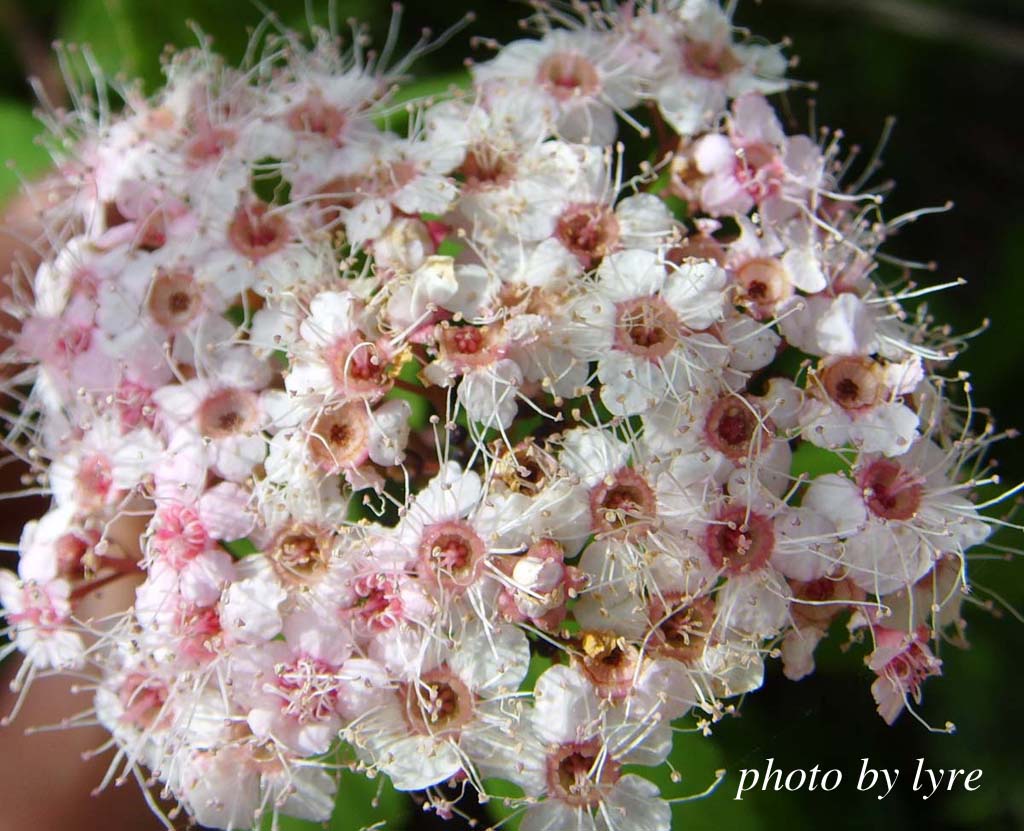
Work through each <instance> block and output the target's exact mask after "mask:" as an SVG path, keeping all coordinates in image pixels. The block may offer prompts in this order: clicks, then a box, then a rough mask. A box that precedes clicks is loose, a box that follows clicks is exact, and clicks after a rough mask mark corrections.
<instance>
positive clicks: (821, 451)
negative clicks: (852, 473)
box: [790, 441, 850, 479]
mask: <svg viewBox="0 0 1024 831" xmlns="http://www.w3.org/2000/svg"><path fill="white" fill-rule="evenodd" d="M849 470H850V462H849V460H848V459H847V458H846V457H845V456H842V455H840V454H839V453H836V452H834V451H832V450H826V449H825V448H824V447H818V446H817V445H814V444H811V443H810V442H808V441H802V442H800V444H799V445H798V446H797V448H796V450H794V451H793V463H792V467H791V468H790V472H791V473H792V474H793V476H800V475H805V476H806V477H807V478H808V479H816V478H817V477H818V476H823V475H824V474H826V473H844V472H849Z"/></svg>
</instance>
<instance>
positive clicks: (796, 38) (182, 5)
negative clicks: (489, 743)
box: [0, 0, 1024, 831]
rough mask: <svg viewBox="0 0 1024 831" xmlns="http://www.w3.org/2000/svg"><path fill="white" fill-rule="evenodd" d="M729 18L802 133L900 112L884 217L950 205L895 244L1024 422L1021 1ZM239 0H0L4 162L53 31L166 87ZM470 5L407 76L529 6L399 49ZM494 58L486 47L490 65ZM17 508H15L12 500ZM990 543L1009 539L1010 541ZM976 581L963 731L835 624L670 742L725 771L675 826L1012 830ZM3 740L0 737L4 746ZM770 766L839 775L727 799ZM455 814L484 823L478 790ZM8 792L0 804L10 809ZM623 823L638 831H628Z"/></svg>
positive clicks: (960, 721)
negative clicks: (931, 781) (767, 49)
mask: <svg viewBox="0 0 1024 831" xmlns="http://www.w3.org/2000/svg"><path fill="white" fill-rule="evenodd" d="M268 6H269V7H270V8H272V9H274V10H275V11H276V12H277V13H278V14H279V15H280V17H281V18H282V19H283V20H284V21H285V22H286V23H288V24H291V25H295V26H302V25H303V24H304V21H305V20H306V10H305V4H303V3H302V2H301V0H299V1H298V2H287V0H277V1H276V2H269V3H268ZM311 6H312V8H313V9H314V10H315V12H316V15H318V21H319V22H321V23H322V22H325V21H326V15H327V7H326V5H325V3H324V2H321V0H315V2H313V3H312V4H311ZM390 6H391V4H390V3H389V2H380V0H342V2H338V3H337V4H336V13H337V17H338V18H339V19H341V20H344V19H346V18H348V17H358V18H360V19H363V20H365V21H367V22H369V23H370V24H372V26H373V30H374V31H375V32H376V33H378V34H379V35H380V36H382V35H383V33H384V31H386V28H387V21H388V18H389V16H390ZM739 6H740V7H739V10H738V13H737V15H736V20H737V22H739V23H740V24H742V25H745V26H748V27H749V28H750V29H751V30H752V31H754V32H756V33H757V34H758V35H760V36H763V37H764V38H766V39H768V40H772V41H778V40H780V39H782V38H784V37H790V38H791V39H792V40H793V42H794V46H793V48H792V49H791V50H790V52H791V54H794V55H797V56H799V58H800V63H799V66H798V67H797V68H796V69H794V70H793V72H792V74H793V75H794V76H795V77H798V78H801V79H804V80H808V81H816V82H818V84H819V85H820V89H818V90H817V91H814V92H810V91H807V90H797V91H795V92H793V93H790V95H789V96H788V97H787V98H786V99H785V102H784V105H783V108H784V110H785V111H787V112H788V113H789V114H790V117H791V120H792V121H791V125H790V126H791V129H794V130H795V129H801V128H806V125H807V123H808V105H807V101H808V99H809V98H811V97H813V98H815V99H816V112H817V122H818V124H819V125H828V126H830V127H841V128H842V129H843V130H844V132H845V134H846V136H847V142H848V143H849V144H860V145H862V146H864V147H865V149H866V150H867V151H870V149H871V148H872V147H873V146H874V144H875V142H876V140H877V137H878V135H879V134H880V132H881V129H882V125H883V122H884V120H885V118H886V117H887V116H889V115H895V116H897V117H898V121H897V126H896V131H895V134H894V136H893V139H892V141H891V143H890V144H889V147H888V149H887V150H886V152H885V154H884V158H885V163H886V164H885V168H884V170H883V172H882V178H886V177H890V176H891V177H892V178H894V179H895V180H896V183H897V187H896V190H895V192H894V194H893V196H892V197H891V199H890V201H889V203H888V214H889V215H890V216H895V215H897V214H899V213H902V212H903V211H906V210H911V209H913V208H917V207H921V206H925V205H939V204H942V203H943V202H944V201H945V200H947V199H950V200H953V201H954V202H955V209H954V210H953V211H952V212H949V213H946V214H943V215H939V216H933V217H929V218H927V219H925V220H923V221H921V222H919V223H917V224H914V225H911V226H908V227H907V228H906V229H905V230H904V231H903V232H902V233H901V235H900V236H899V238H897V239H894V240H893V242H892V244H891V245H890V247H889V249H888V250H889V252H890V253H893V254H897V255H900V256H904V257H908V258H912V259H922V260H935V261H936V262H937V263H938V266H939V269H938V272H937V273H936V274H935V275H924V276H923V277H922V279H923V280H924V281H930V280H935V281H936V282H938V281H945V280H949V279H952V278H954V277H957V276H963V277H966V278H967V280H968V281H969V282H968V285H967V286H965V287H963V288H959V289H956V290H954V291H950V292H945V293H943V294H941V295H940V296H937V297H935V298H933V299H932V300H931V302H930V305H931V307H932V308H933V309H934V311H935V313H936V317H937V318H938V319H939V320H943V321H948V322H950V323H951V324H953V325H954V327H955V328H956V329H957V330H958V331H968V330H972V329H974V328H976V327H977V326H978V325H979V324H980V323H981V322H982V321H983V320H985V319H988V320H990V321H991V328H990V330H989V331H987V332H985V333H984V334H982V335H980V336H979V337H977V338H976V339H975V340H973V341H972V342H971V344H970V348H969V349H968V350H967V352H966V353H965V354H964V355H963V356H962V357H961V359H960V360H959V362H958V366H959V368H960V369H962V370H968V371H970V373H971V375H972V378H973V385H974V391H975V401H976V403H977V404H979V405H981V406H985V407H988V408H990V409H991V411H992V413H993V415H994V417H995V419H996V421H997V423H998V425H999V426H1000V427H1004V428H1005V427H1014V426H1018V427H1024V416H1022V415H1021V413H1020V410H1019V407H1020V406H1021V403H1022V402H1024V396H1022V395H1021V389H1020V386H1021V385H1024V370H1022V362H1024V338H1022V337H1021V333H1022V331H1024V326H1022V322H1021V319H1022V317H1024V281H1022V280H1021V279H1020V276H1019V272H1020V269H1021V268H1022V267H1024V162H1022V157H1024V141H1021V139H1020V128H1019V121H1020V115H1019V114H1020V111H1021V109H1022V108H1024V92H1022V89H1024V4H1022V3H1021V2H1019V0H1012V2H1005V1H1004V2H999V0H763V2H761V3H754V2H751V0H744V1H743V2H741V3H740V4H739ZM262 8H263V7H262V6H258V5H257V4H256V3H254V2H249V0H178V2H175V3H156V2H153V0H35V1H34V2H31V3H30V2H23V1H22V2H16V1H15V0H0V160H3V159H12V160H14V161H15V162H16V164H17V167H18V169H19V170H20V171H22V172H23V173H24V174H26V175H32V174H33V173H36V172H38V171H40V170H42V169H44V168H45V166H46V155H45V153H43V152H42V151H41V150H40V149H39V148H38V147H36V146H34V145H33V142H32V139H33V136H34V135H35V134H36V132H37V126H36V124H35V122H34V121H33V119H32V116H31V109H32V95H31V92H30V90H29V87H28V85H27V84H26V82H25V80H24V79H25V76H26V75H27V74H29V73H32V74H37V75H40V76H41V77H43V78H44V79H45V83H47V84H50V85H53V84H56V85H57V87H58V88H59V78H58V77H57V76H56V75H55V74H54V65H53V61H52V59H51V57H50V51H49V43H50V42H51V41H52V40H54V39H55V38H58V39H61V40H64V41H68V42H87V43H90V44H91V45H92V47H93V49H94V51H95V53H96V55H97V57H98V59H99V61H100V62H101V64H102V65H103V67H104V68H105V69H106V70H107V71H109V72H119V71H121V72H124V73H125V74H126V75H129V76H134V75H140V76H142V77H143V78H144V79H145V80H146V82H147V84H148V85H149V88H151V89H152V88H153V86H154V85H155V84H156V83H158V81H159V77H160V73H159V60H158V58H159V55H160V52H161V51H162V49H163V47H164V45H165V44H168V43H171V44H175V45H179V46H180V45H189V44H191V43H194V35H193V34H192V33H191V31H190V29H189V27H188V25H186V20H193V21H195V22H196V23H198V25H199V26H200V27H201V28H202V29H203V30H204V31H206V32H207V33H209V34H211V35H213V37H214V40H215V44H216V46H217V47H218V48H219V49H220V50H221V51H223V52H225V53H226V54H228V55H229V56H231V57H233V58H237V57H238V56H239V55H240V54H241V50H242V48H243V46H244V43H245V39H246V28H247V27H250V26H252V25H255V24H256V23H257V22H258V21H259V19H260V18H261V16H262V13H263V12H262V11H261V9H262ZM470 9H473V10H475V11H476V12H477V21H476V22H475V23H474V24H473V25H472V26H471V27H469V29H468V30H467V31H466V32H465V33H463V34H460V35H459V36H458V37H456V38H455V39H454V40H453V41H452V42H451V43H450V44H449V45H448V46H447V47H446V48H444V49H442V50H440V51H437V52H434V53H432V54H430V55H428V56H426V57H425V58H423V59H422V60H421V61H420V62H419V63H418V64H417V65H416V67H415V70H416V72H417V73H418V75H419V77H421V78H426V77H428V76H432V75H448V74H451V73H458V72H459V71H460V70H461V66H462V59H463V57H464V56H465V55H466V54H469V53H470V51H471V50H470V48H469V36H470V35H471V34H484V35H489V36H493V37H496V38H499V39H501V40H503V41H507V40H511V39H513V38H515V37H516V36H517V33H518V29H517V26H516V22H517V20H518V19H519V18H521V17H522V16H524V15H525V13H526V11H527V9H526V7H525V6H524V5H522V4H519V3H512V2H504V1H503V0H500V1H499V0H491V2H488V1H487V0H476V1H475V2H469V0H447V2H424V0H410V2H407V3H405V20H404V22H403V26H402V38H403V40H404V41H405V42H407V43H409V44H411V43H412V41H413V40H415V38H416V36H417V34H418V33H419V31H420V30H421V29H422V28H423V27H430V28H431V29H433V30H434V31H435V32H439V31H441V30H443V29H444V28H446V27H447V26H449V25H450V24H452V23H453V22H454V21H455V20H457V19H458V18H459V16H460V15H461V14H463V13H464V12H466V11H468V10H470ZM484 57H486V54H483V55H480V58H481V59H483V58H484ZM16 185H17V179H16V177H15V175H14V174H13V173H12V172H11V171H9V170H0V201H2V200H4V199H5V198H6V197H8V196H9V195H10V194H11V192H12V190H13V189H14V188H16ZM995 455H996V456H998V457H999V459H1000V460H1001V462H1002V464H1001V470H1002V474H1003V476H1004V481H1006V482H1010V483H1014V482H1017V481H1020V480H1021V479H1022V478H1024V441H1017V442H1006V443H1004V444H1003V445H1002V446H999V447H997V448H996V451H995ZM7 504H10V503H7ZM28 515H29V514H27V513H25V512H22V514H20V515H19V514H17V513H15V514H12V515H10V516H8V517H7V523H6V524H7V525H8V528H10V529H11V530H8V531H7V533H5V535H4V538H5V539H12V538H14V539H16V538H17V524H18V523H19V522H20V521H22V520H23V519H24V518H25V517H27V516H28ZM998 541H999V542H1000V543H1002V544H1004V545H1009V546H1014V547H1017V546H1020V541H1021V538H1020V535H1019V534H1003V535H1001V536H1000V537H999V539H998ZM970 567H971V572H972V576H973V580H974V582H975V584H976V586H977V587H978V589H977V595H976V597H977V600H978V601H979V602H978V604H976V605H973V606H971V605H969V606H968V610H967V613H966V614H967V619H968V623H969V627H968V637H969V639H970V640H971V642H972V648H971V649H970V650H968V651H963V652H961V651H958V650H956V649H952V648H949V649H944V650H943V651H942V658H943V660H944V662H945V672H946V677H945V678H943V679H936V680H932V681H929V682H928V683H927V684H926V686H925V700H924V704H923V706H922V712H923V713H924V714H925V715H926V717H927V718H928V719H929V720H930V721H931V722H932V723H936V724H942V723H944V722H945V721H946V720H950V721H953V722H955V723H956V725H957V727H958V731H957V734H956V735H954V736H946V735H931V734H929V733H928V732H926V731H925V730H924V728H923V727H922V726H921V725H920V724H918V723H917V722H916V721H914V720H913V719H911V718H909V717H908V716H907V715H904V716H903V717H902V718H901V719H900V721H899V722H898V723H897V724H896V725H895V726H894V727H892V728H889V727H886V725H885V724H884V723H883V722H882V721H881V719H879V718H878V716H877V715H876V714H875V712H874V706H873V702H872V699H871V696H870V693H869V686H870V683H871V680H872V677H873V676H872V675H871V673H869V672H868V671H867V669H866V668H864V667H863V665H862V664H861V661H860V658H859V656H857V655H849V654H848V655H843V654H841V653H840V651H839V649H838V648H837V644H836V640H835V638H833V639H831V640H830V641H828V642H826V643H825V644H824V645H823V647H822V649H821V653H820V660H819V670H818V672H817V673H816V674H815V675H814V676H813V677H811V678H809V679H807V680H805V681H803V682H801V683H796V684H794V683H791V682H789V681H786V680H785V679H784V678H783V677H782V675H781V673H780V672H779V670H778V667H777V666H775V667H773V668H772V670H771V672H770V673H769V677H768V679H767V683H766V685H765V688H764V689H763V690H761V691H760V692H758V693H757V694H756V695H753V696H751V697H750V698H749V700H747V701H746V702H744V704H743V707H742V715H741V716H740V717H738V718H734V719H728V720H726V721H724V722H723V723H721V724H720V725H718V726H717V727H716V729H715V735H714V736H713V737H712V738H711V739H710V740H708V739H703V738H700V737H697V736H689V735H687V736H680V738H679V739H678V741H677V750H676V752H675V755H674V759H673V761H674V763H675V765H676V767H677V768H678V769H679V770H680V771H681V772H682V774H683V781H682V782H681V783H680V784H672V783H670V782H668V779H667V777H665V778H664V779H663V780H662V784H663V789H664V791H665V794H666V796H681V795H684V794H688V793H694V792H696V791H699V790H702V789H703V788H704V787H705V786H706V785H707V784H708V783H709V782H710V781H711V779H712V776H713V771H714V770H715V769H717V768H727V769H728V770H729V774H728V776H727V778H726V780H725V782H724V783H723V784H722V786H721V788H720V789H719V790H718V791H717V792H716V793H715V795H714V796H712V797H711V798H709V799H706V800H703V801H699V802H692V803H684V804H680V805H678V806H677V807H676V818H675V823H674V828H675V829H677V831H683V829H687V830H688V831H703V830H704V829H708V830H709V831H710V829H715V830H716V831H721V830H723V829H727V831H734V830H735V831H754V830H755V829H775V828H786V829H788V831H804V829H807V831H810V829H819V828H821V827H823V826H827V827H830V828H834V829H845V828H851V829H852V828H868V827H874V828H879V827H882V828H894V829H902V828H907V829H911V828H913V829H930V828H935V829H947V830H948V831H953V829H993V831H995V829H1007V831H1013V830H1014V829H1018V828H1024V704H1022V703H1021V702H1020V698H1021V695H1022V690H1024V623H1022V622H1021V620H1015V619H1014V616H1013V615H1012V614H1010V613H1005V612H1000V608H1001V603H1000V602H998V601H997V602H995V608H994V610H993V611H988V610H986V609H985V608H983V607H982V604H983V603H985V601H986V600H988V599H990V598H995V595H998V597H999V598H1002V599H1003V600H1005V601H1006V603H1008V604H1010V605H1012V606H1013V607H1014V608H1017V609H1021V608H1024V564H1021V563H1019V562H1007V561H1004V560H1000V559H998V558H990V559H985V558H978V559H977V560H975V561H972V563H971V566H970ZM0 752H2V750H0ZM769 757H772V758H774V760H775V763H776V766H779V767H782V768H783V769H784V770H791V769H793V768H805V769H806V768H810V767H812V766H814V765H816V764H817V765H820V766H821V767H822V769H826V768H831V767H836V768H839V769H840V770H841V771H842V772H843V775H844V781H843V784H842V785H841V786H840V787H839V789H838V790H837V791H835V792H834V793H831V794H822V793H820V792H819V793H814V794H812V793H807V792H799V793H766V794H762V793H751V794H749V795H747V796H745V798H744V799H743V800H742V801H736V800H734V799H733V798H732V797H733V795H734V794H735V791H736V784H737V782H738V771H739V770H740V769H742V768H758V769H760V770H763V769H764V766H765V760H766V759H767V758H769ZM865 757H866V758H868V759H869V760H870V762H871V764H872V766H873V767H876V768H879V767H886V768H890V769H892V768H898V769H899V770H900V771H901V776H900V780H899V781H898V783H897V785H896V788H895V789H894V791H893V793H891V794H890V795H889V796H888V797H887V798H886V799H884V800H882V801H879V800H877V799H876V798H875V797H874V795H871V794H858V793H857V792H856V791H855V788H854V782H855V780H856V775H857V772H858V770H859V769H860V764H861V762H860V760H861V759H862V758H865ZM919 757H923V758H924V759H925V761H926V764H927V765H928V766H929V767H932V768H946V769H948V768H962V769H966V770H972V769H975V768H980V769H982V770H983V771H984V774H983V776H982V779H981V788H980V790H978V791H976V792H974V793H965V792H963V791H962V790H960V789H957V791H956V792H955V793H952V794H943V795H941V796H937V797H935V798H933V799H930V800H928V801H922V800H921V799H920V795H919V794H917V795H915V794H913V793H912V792H911V789H910V779H911V777H912V774H913V770H914V768H915V766H916V759H917V758H919ZM349 788H351V791H349V792H350V793H351V796H350V798H349V799H348V800H347V804H346V805H345V806H344V808H343V809H339V811H338V812H337V814H336V817H335V820H334V822H333V823H332V825H331V828H333V829H337V830H338V831H349V829H357V828H359V827H361V826H362V825H363V824H364V823H365V822H369V821H372V820H375V819H380V818H382V817H384V816H391V817H394V816H399V817H400V818H399V819H398V820H393V821H392V823H390V824H389V827H392V828H395V829H399V828H402V827H405V828H409V829H421V828H435V827H436V828H442V827H447V828H450V829H452V831H455V829H457V828H460V827H467V826H465V825H460V823H459V821H458V820H456V821H454V822H452V823H450V824H445V823H442V822H441V821H439V820H437V819H436V818H432V817H430V816H428V815H425V814H423V813H422V812H421V811H419V810H418V809H417V808H416V807H415V806H410V805H409V804H408V803H407V802H406V801H405V799H404V797H395V796H393V795H391V796H389V795H388V794H387V793H385V799H384V803H383V805H382V807H381V808H380V809H378V810H369V809H368V808H367V807H366V806H367V805H368V803H369V801H370V798H371V797H372V796H373V795H374V794H375V792H376V790H377V786H376V784H374V785H371V786H370V787H369V790H367V788H366V786H363V785H361V784H360V783H358V782H356V781H355V780H352V781H349V780H346V790H348V789H349ZM463 807H464V808H465V810H466V811H469V812H471V813H475V814H476V815H477V816H479V817H481V818H483V816H484V814H483V813H482V809H481V808H480V806H478V805H476V804H475V800H473V799H470V800H467V801H466V802H465V804H464V806H463ZM2 810H3V808H2V805H0V811H2ZM622 831H628V825H626V826H624V828H623V829H622Z"/></svg>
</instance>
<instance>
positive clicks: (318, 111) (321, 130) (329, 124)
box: [286, 93, 347, 146]
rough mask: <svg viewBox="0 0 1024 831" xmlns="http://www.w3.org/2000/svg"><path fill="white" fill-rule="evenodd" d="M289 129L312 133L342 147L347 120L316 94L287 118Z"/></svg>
mask: <svg viewBox="0 0 1024 831" xmlns="http://www.w3.org/2000/svg"><path fill="white" fill-rule="evenodd" d="M286 121H287V122H288V127H289V128H290V129H292V130H294V131H295V132H296V133H312V134H315V135H321V136H323V137H324V138H326V139H330V140H331V141H334V142H335V143H336V144H338V145H339V146H340V144H341V141H340V138H341V134H342V132H343V131H344V129H345V125H346V123H347V119H346V118H345V113H343V112H342V111H341V110H339V109H338V108H337V107H332V106H331V105H330V104H327V103H325V102H324V100H323V98H322V97H320V96H319V95H317V94H316V93H313V94H311V95H310V96H309V97H308V98H307V99H306V100H305V101H304V102H303V103H301V104H299V105H298V106H297V107H294V108H293V109H292V110H291V111H290V112H289V113H288V116H287V119H286Z"/></svg>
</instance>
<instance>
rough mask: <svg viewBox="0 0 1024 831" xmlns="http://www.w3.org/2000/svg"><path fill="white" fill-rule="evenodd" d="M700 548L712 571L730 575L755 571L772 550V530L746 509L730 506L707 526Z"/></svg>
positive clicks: (767, 520) (762, 518)
mask: <svg viewBox="0 0 1024 831" xmlns="http://www.w3.org/2000/svg"><path fill="white" fill-rule="evenodd" d="M704 548H705V550H706V551H707V553H708V557H709V558H710V560H711V562H712V563H713V564H714V566H715V568H722V569H725V570H726V571H728V572H729V573H730V574H745V573H748V572H751V571H757V570H758V569H761V568H763V567H764V566H765V565H766V564H767V562H768V559H769V558H770V557H771V555H772V551H773V550H774V549H775V526H774V523H773V522H772V520H771V519H770V518H768V517H765V516H762V515H761V514H758V513H754V512H753V511H751V510H749V509H748V508H747V507H746V506H743V505H730V506H729V507H727V508H725V509H724V510H723V511H722V512H721V513H720V514H719V515H718V517H717V520H716V521H715V522H714V523H712V524H710V525H709V526H708V529H707V532H706V533H705V535H704Z"/></svg>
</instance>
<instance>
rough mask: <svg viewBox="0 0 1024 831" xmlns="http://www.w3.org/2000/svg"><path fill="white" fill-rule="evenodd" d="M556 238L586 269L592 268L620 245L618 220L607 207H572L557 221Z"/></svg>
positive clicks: (595, 205)
mask: <svg viewBox="0 0 1024 831" xmlns="http://www.w3.org/2000/svg"><path fill="white" fill-rule="evenodd" d="M555 237H556V238H557V239H558V240H559V241H560V242H561V243H562V245H564V246H565V247H566V248H567V249H569V251H571V252H572V253H573V254H575V255H576V259H578V260H579V261H580V264H581V265H582V266H583V267H584V268H591V267H593V266H595V265H597V263H598V262H600V261H601V259H602V258H603V257H605V256H607V255H608V254H609V253H611V251H612V250H613V249H614V248H615V246H616V245H617V243H618V241H619V220H618V219H617V218H616V216H615V214H614V213H613V212H612V209H611V208H609V207H608V206H607V205H603V204H600V203H597V202H589V203H578V204H573V205H570V206H569V207H568V208H566V209H565V211H564V212H563V213H562V215H561V216H560V217H559V218H558V223H557V224H556V226H555Z"/></svg>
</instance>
